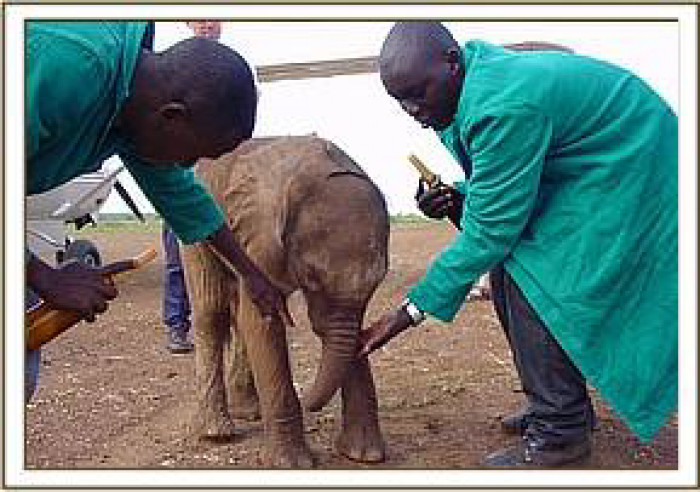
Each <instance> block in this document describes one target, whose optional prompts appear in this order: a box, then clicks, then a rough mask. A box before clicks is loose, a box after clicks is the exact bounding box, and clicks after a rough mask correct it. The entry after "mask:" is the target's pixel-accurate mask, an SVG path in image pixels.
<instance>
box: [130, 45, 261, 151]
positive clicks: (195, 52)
mask: <svg viewBox="0 0 700 492" xmlns="http://www.w3.org/2000/svg"><path fill="white" fill-rule="evenodd" d="M256 109H257V92H256V87H255V81H254V78H253V73H252V71H251V69H250V67H249V66H248V64H247V63H246V62H245V60H244V59H243V58H242V57H241V56H240V55H239V54H238V53H236V52H235V51H233V50H232V49H230V48H228V47H226V46H224V45H222V44H220V43H217V42H215V41H212V40H209V39H205V38H201V37H193V38H189V39H185V40H183V41H180V42H179V43H177V44H175V45H174V46H172V47H171V48H169V49H168V50H166V51H164V52H162V53H152V52H147V51H145V52H143V53H142V56H141V58H140V59H139V63H138V65H137V68H136V73H135V76H134V80H133V83H132V93H131V96H130V97H129V98H128V99H127V101H126V103H125V105H124V108H123V109H122V111H121V113H120V117H119V126H120V128H121V130H122V131H123V133H124V135H125V137H126V138H127V140H128V141H129V143H130V144H131V146H132V147H133V151H135V152H136V153H137V154H138V155H140V156H141V157H143V158H145V159H146V160H150V161H155V162H162V163H164V164H165V163H171V162H193V161H195V160H196V159H198V158H200V157H218V156H220V155H221V154H223V153H226V152H229V151H231V150H233V149H234V148H236V147H237V146H238V145H239V144H240V143H241V142H242V141H243V140H246V139H248V138H250V137H251V136H252V134H253V127H254V125H255V113H256Z"/></svg>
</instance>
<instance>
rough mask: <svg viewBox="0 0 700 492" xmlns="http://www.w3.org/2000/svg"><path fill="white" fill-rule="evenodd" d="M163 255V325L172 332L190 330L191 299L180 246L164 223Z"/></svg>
mask: <svg viewBox="0 0 700 492" xmlns="http://www.w3.org/2000/svg"><path fill="white" fill-rule="evenodd" d="M162 240H163V253H164V254H165V278H164V279H163V323H164V324H165V326H167V327H168V329H170V330H181V331H185V332H186V331H188V330H189V329H190V313H191V311H192V309H191V308H190V299H189V296H188V295H187V286H186V284H185V270H184V267H183V266H182V257H181V256H180V245H179V243H178V240H177V237H176V236H175V233H174V232H173V231H172V229H170V228H169V227H168V226H167V225H166V224H165V223H163V235H162Z"/></svg>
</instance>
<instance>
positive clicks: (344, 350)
mask: <svg viewBox="0 0 700 492" xmlns="http://www.w3.org/2000/svg"><path fill="white" fill-rule="evenodd" d="M358 335H359V323H357V321H353V322H352V323H351V324H349V323H342V325H338V324H336V325H335V326H330V327H329V329H328V331H327V332H326V333H325V335H324V336H323V337H322V342H323V348H322V351H321V361H320V364H319V367H318V372H317V373H316V379H315V380H314V383H313V385H312V387H311V389H310V390H309V392H308V394H307V395H306V396H305V397H304V406H305V407H306V408H307V409H308V410H310V411H312V412H315V411H318V410H320V409H321V408H323V407H324V406H325V405H326V404H327V403H328V402H329V401H330V399H331V398H332V397H333V395H334V394H335V392H336V391H338V388H340V387H341V386H342V384H343V382H344V381H345V377H346V376H347V373H348V370H349V369H350V366H351V365H352V364H353V362H354V361H355V357H356V353H357V342H358Z"/></svg>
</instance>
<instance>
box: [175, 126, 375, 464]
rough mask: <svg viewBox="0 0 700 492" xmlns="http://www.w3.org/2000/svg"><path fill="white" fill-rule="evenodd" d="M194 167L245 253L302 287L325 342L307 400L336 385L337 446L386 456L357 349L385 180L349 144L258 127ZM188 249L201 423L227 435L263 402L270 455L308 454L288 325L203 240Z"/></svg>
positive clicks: (211, 433) (202, 429)
mask: <svg viewBox="0 0 700 492" xmlns="http://www.w3.org/2000/svg"><path fill="white" fill-rule="evenodd" d="M197 173H198V175H199V177H200V178H201V180H202V181H203V182H204V183H205V184H206V185H207V186H208V187H209V189H210V190H211V192H212V194H213V195H214V197H215V198H216V199H217V201H218V202H219V204H220V205H221V208H222V210H223V211H224V214H225V215H227V217H228V220H229V223H230V225H231V228H232V230H233V231H234V234H235V235H236V238H237V239H238V241H239V242H240V244H241V246H242V247H243V248H244V249H245V250H246V252H247V253H248V255H249V256H250V258H251V259H252V260H253V261H254V262H255V263H256V264H257V265H258V266H259V267H260V268H261V269H262V270H263V271H264V272H265V273H266V274H267V275H268V276H269V278H270V279H271V280H272V281H273V282H274V283H275V284H276V285H277V286H278V287H279V288H280V290H281V291H282V292H283V293H284V294H285V295H286V296H289V295H290V294H291V293H292V292H294V291H296V290H300V291H301V292H302V293H303V296H304V298H305V299H306V304H307V309H308V313H309V319H310V321H311V324H312V327H313V331H314V333H316V335H318V336H319V338H320V340H321V342H322V353H321V356H320V366H319V369H318V372H317V374H316V379H315V381H314V384H313V386H312V387H311V389H310V390H309V391H308V392H304V406H305V407H306V408H307V409H309V410H318V409H320V408H321V407H323V406H324V405H325V404H326V403H328V401H329V400H330V399H331V397H332V396H333V395H334V394H335V393H336V391H337V390H338V389H339V388H340V389H341V391H342V426H341V430H340V433H339V435H338V437H337V439H336V443H335V444H336V449H337V450H338V451H339V452H340V453H342V454H344V455H345V456H347V457H349V458H351V459H354V460H358V461H364V462H379V461H382V460H383V459H384V443H383V440H382V437H381V433H380V430H379V422H378V417H377V398H376V392H375V388H374V383H373V381H372V374H371V371H370V367H369V363H368V361H367V360H366V359H363V360H358V359H356V358H355V352H356V350H357V343H358V342H357V337H358V333H359V330H360V326H361V324H362V319H363V316H364V313H365V309H366V307H367V303H368V301H369V299H370V297H371V296H372V293H373V292H374V290H375V289H376V287H377V286H378V285H379V283H380V282H381V281H382V279H383V278H384V275H385V274H386V270H387V263H388V256H387V247H388V236H389V220H388V215H387V211H386V204H385V202H384V198H383V197H382V195H381V193H380V191H379V190H378V189H377V187H376V186H375V185H374V184H373V183H372V181H371V180H370V179H369V178H368V177H367V175H366V174H365V173H364V172H363V171H362V169H361V168H360V167H358V166H357V164H355V162H353V161H352V160H351V159H350V158H349V157H348V156H347V155H346V154H345V153H344V152H342V151H341V150H340V149H339V148H338V147H336V146H335V145H333V144H332V143H330V142H328V141H325V140H323V139H321V138H318V137H315V136H304V137H279V138H266V139H253V140H251V141H248V142H246V143H244V144H243V145H241V146H240V147H239V148H238V149H236V150H235V151H234V152H232V153H230V154H227V155H224V156H222V157H220V158H219V159H217V160H215V161H208V162H206V163H200V165H199V166H198V169H197ZM184 259H185V265H186V272H187V284H188V288H189V293H190V298H191V301H192V306H193V313H194V325H195V345H196V354H195V365H196V374H197V402H198V403H197V405H198V408H197V409H196V415H195V421H194V426H195V427H194V430H195V432H198V433H199V434H200V435H204V436H208V437H211V438H214V439H217V438H226V436H231V435H232V433H233V424H232V421H231V418H232V417H242V416H253V415H255V414H256V412H258V411H259V412H260V414H261V417H262V420H263V425H264V429H265V443H266V450H265V461H266V465H268V466H275V467H310V466H313V460H312V455H311V452H310V451H309V448H308V446H307V443H306V441H305V439H304V435H303V419H302V409H301V405H300V402H299V398H298V396H297V394H296V391H295V390H294V386H293V384H292V375H291V371H290V367H289V358H288V352H287V342H286V334H285V327H284V326H283V325H282V324H281V322H280V321H279V320H276V321H273V322H272V323H270V322H269V321H268V322H265V321H264V320H263V319H262V317H261V316H260V314H259V313H258V311H257V309H256V308H255V306H254V304H253V303H252V301H251V300H250V298H249V296H248V294H247V291H246V289H245V288H244V286H243V285H242V282H238V281H237V279H236V276H235V274H232V273H231V271H229V270H227V269H226V268H225V267H224V266H223V264H222V263H220V261H219V260H218V259H217V258H216V257H215V256H214V255H213V253H212V252H211V250H209V249H208V248H207V247H206V246H203V245H195V246H189V247H187V248H185V251H184ZM241 338H242V340H241ZM249 364H250V365H249ZM251 373H252V374H251ZM253 380H254V386H253ZM256 389H257V392H256Z"/></svg>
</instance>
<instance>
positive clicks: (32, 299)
mask: <svg viewBox="0 0 700 492" xmlns="http://www.w3.org/2000/svg"><path fill="white" fill-rule="evenodd" d="M39 300H40V299H39V296H38V295H36V293H35V292H34V291H33V290H31V289H26V290H25V298H24V308H25V311H26V310H27V309H29V308H31V307H32V306H34V305H35V304H38V303H39ZM40 364H41V349H32V350H27V351H26V352H25V354H24V403H27V402H28V401H29V400H31V399H32V396H34V392H35V391H36V386H37V381H38V380H39V366H40Z"/></svg>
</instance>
